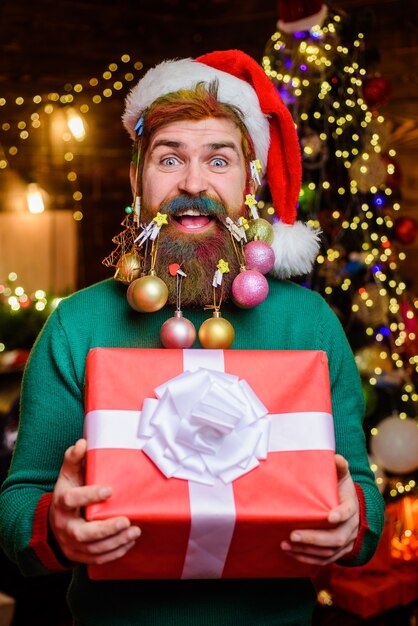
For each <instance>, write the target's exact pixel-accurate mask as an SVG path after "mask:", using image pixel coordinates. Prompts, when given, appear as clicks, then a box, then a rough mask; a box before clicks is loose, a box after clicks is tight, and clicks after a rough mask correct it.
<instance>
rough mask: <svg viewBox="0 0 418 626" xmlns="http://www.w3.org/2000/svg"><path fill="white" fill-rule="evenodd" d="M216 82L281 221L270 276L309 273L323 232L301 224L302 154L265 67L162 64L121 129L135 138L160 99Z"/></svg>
mask: <svg viewBox="0 0 418 626" xmlns="http://www.w3.org/2000/svg"><path fill="white" fill-rule="evenodd" d="M214 80H216V81H217V82H218V100H219V101H220V102H223V103H225V104H229V105H233V106H235V107H237V108H238V109H239V110H240V111H241V113H242V116H243V121H244V124H245V126H246V128H247V130H248V133H249V135H250V137H251V139H252V141H253V144H254V149H255V153H256V158H257V159H258V160H259V161H260V163H261V167H262V173H263V174H265V177H266V180H267V183H268V186H269V188H270V192H271V196H272V201H273V206H274V208H275V211H276V213H277V215H278V217H279V221H278V222H277V223H276V224H275V225H274V227H273V228H274V233H275V236H274V241H273V244H272V247H273V249H274V252H275V255H276V262H275V267H274V269H273V271H272V273H273V274H274V275H275V276H277V277H279V278H289V277H291V276H299V275H303V274H306V273H308V272H309V271H310V270H311V269H312V265H313V262H314V261H315V258H316V256H317V254H318V250H319V231H318V230H313V229H311V228H309V227H308V226H307V225H305V224H303V223H301V222H297V221H296V216H297V205H298V199H299V192H300V185H301V174H302V166H301V155H300V147H299V141H298V137H297V133H296V129H295V124H294V121H293V119H292V116H291V115H290V112H289V111H288V109H287V108H286V107H285V105H284V104H283V101H282V99H281V97H280V95H279V93H278V91H277V90H276V88H275V86H274V85H273V83H272V82H271V81H270V79H269V78H268V77H267V75H266V74H265V72H264V70H263V69H262V67H261V65H259V64H258V63H257V62H256V61H255V60H254V59H253V58H251V57H250V56H248V55H247V54H245V53H244V52H241V51H240V50H223V51H219V52H211V53H208V54H205V55H203V56H200V57H198V58H197V59H196V60H193V59H179V60H172V61H163V62H162V63H160V64H159V65H157V66H156V67H154V68H152V69H150V70H149V71H148V72H147V73H146V74H145V76H144V77H143V78H142V79H141V80H140V81H139V83H138V84H137V85H136V86H135V87H134V88H133V89H132V91H131V92H130V93H129V94H128V96H127V98H126V107H125V111H124V114H123V117H122V121H123V124H124V126H125V128H126V129H127V130H128V132H129V134H130V135H131V137H132V138H133V139H135V138H136V132H135V127H136V125H137V122H138V120H139V118H140V117H141V116H142V114H143V113H144V111H145V110H146V109H147V108H148V107H149V106H150V105H151V104H152V103H153V102H154V101H155V100H156V99H157V98H159V97H160V96H163V95H166V94H168V93H172V92H175V91H179V90H181V89H193V88H194V87H195V86H196V84H197V83H201V82H203V83H207V84H208V83H210V82H212V81H214Z"/></svg>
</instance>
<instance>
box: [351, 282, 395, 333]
mask: <svg viewBox="0 0 418 626" xmlns="http://www.w3.org/2000/svg"><path fill="white" fill-rule="evenodd" d="M352 311H353V317H354V318H356V319H358V320H360V321H361V322H362V323H363V324H364V325H365V326H371V327H372V328H377V327H378V326H387V325H388V324H389V316H388V311H389V297H388V294H387V292H386V291H385V290H384V291H382V289H381V286H380V285H378V284H376V283H366V284H365V285H364V287H361V288H360V289H359V290H358V291H357V292H356V293H355V294H354V296H353V306H352Z"/></svg>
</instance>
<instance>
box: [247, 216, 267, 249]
mask: <svg viewBox="0 0 418 626" xmlns="http://www.w3.org/2000/svg"><path fill="white" fill-rule="evenodd" d="M245 234H246V235H247V240H248V241H253V240H254V239H261V240H262V241H265V242H266V243H268V244H269V246H270V245H271V244H272V243H273V239H274V231H273V226H272V225H271V224H270V222H268V221H267V220H265V219H264V218H262V217H259V218H257V219H256V220H250V221H249V222H248V229H247V230H246V231H245Z"/></svg>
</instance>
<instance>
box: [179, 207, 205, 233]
mask: <svg viewBox="0 0 418 626" xmlns="http://www.w3.org/2000/svg"><path fill="white" fill-rule="evenodd" d="M172 218H173V223H174V225H175V226H176V227H177V228H179V229H180V230H182V231H183V232H188V233H201V232H202V231H204V230H206V229H207V228H209V226H210V225H211V223H212V222H213V217H210V216H209V215H205V214H203V213H201V212H200V211H199V210H198V209H186V210H185V211H182V212H179V213H177V214H176V215H172Z"/></svg>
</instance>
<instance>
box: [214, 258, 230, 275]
mask: <svg viewBox="0 0 418 626" xmlns="http://www.w3.org/2000/svg"><path fill="white" fill-rule="evenodd" d="M216 267H217V268H218V270H219V271H220V272H221V274H228V272H229V264H228V261H224V260H223V259H219V263H218V265H217V266H216Z"/></svg>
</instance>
